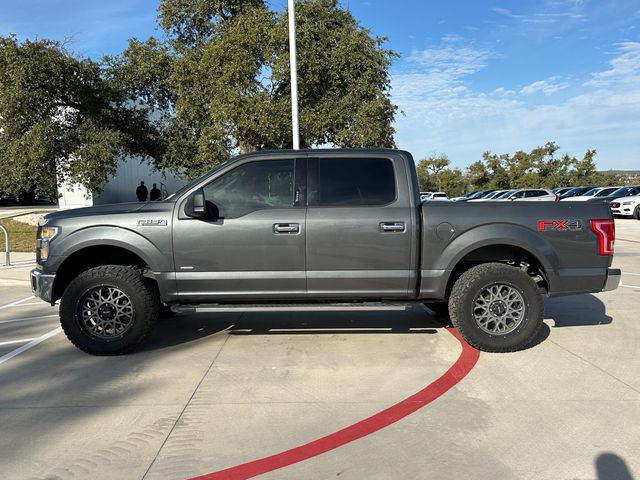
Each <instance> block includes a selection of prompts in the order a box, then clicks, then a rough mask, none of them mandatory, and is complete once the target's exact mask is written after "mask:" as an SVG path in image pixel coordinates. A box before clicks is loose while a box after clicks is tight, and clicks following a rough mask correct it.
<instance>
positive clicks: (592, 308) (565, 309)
mask: <svg viewBox="0 0 640 480" xmlns="http://www.w3.org/2000/svg"><path fill="white" fill-rule="evenodd" d="M544 308H545V318H547V319H551V320H553V322H554V327H555V328H561V327H586V326H596V325H609V324H610V323H611V322H613V318H611V317H610V316H609V315H607V312H606V306H605V304H604V303H602V301H601V300H600V299H599V298H597V297H596V296H594V295H575V296H571V297H558V298H549V299H547V301H546V302H545V306H544Z"/></svg>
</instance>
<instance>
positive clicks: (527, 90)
mask: <svg viewBox="0 0 640 480" xmlns="http://www.w3.org/2000/svg"><path fill="white" fill-rule="evenodd" d="M557 80H558V77H550V78H548V79H546V80H538V81H537V82H533V83H530V84H529V85H527V86H525V87H523V88H522V90H520V93H522V94H523V95H533V94H534V93H542V94H544V95H545V96H546V97H548V96H549V95H553V94H554V93H556V92H559V91H560V90H564V89H565V88H568V87H569V84H568V83H567V82H558V81H557Z"/></svg>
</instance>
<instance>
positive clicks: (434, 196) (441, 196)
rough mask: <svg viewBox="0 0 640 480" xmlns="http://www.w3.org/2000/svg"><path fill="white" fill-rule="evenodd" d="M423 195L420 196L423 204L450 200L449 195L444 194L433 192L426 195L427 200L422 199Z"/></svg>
mask: <svg viewBox="0 0 640 480" xmlns="http://www.w3.org/2000/svg"><path fill="white" fill-rule="evenodd" d="M422 197H423V195H420V200H421V201H423V202H431V201H434V200H449V197H447V194H446V193H444V192H431V193H429V194H427V195H424V197H425V198H422Z"/></svg>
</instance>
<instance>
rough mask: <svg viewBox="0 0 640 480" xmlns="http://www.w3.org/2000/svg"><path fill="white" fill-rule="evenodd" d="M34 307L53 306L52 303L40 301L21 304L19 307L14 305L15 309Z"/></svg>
mask: <svg viewBox="0 0 640 480" xmlns="http://www.w3.org/2000/svg"><path fill="white" fill-rule="evenodd" d="M56 304H57V303H56ZM32 305H41V306H43V307H44V306H47V307H48V306H49V305H51V304H50V303H48V302H44V301H40V302H29V303H21V304H19V305H13V307H15V308H18V307H30V306H32Z"/></svg>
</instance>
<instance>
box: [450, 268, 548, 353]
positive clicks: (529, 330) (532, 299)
mask: <svg viewBox="0 0 640 480" xmlns="http://www.w3.org/2000/svg"><path fill="white" fill-rule="evenodd" d="M492 285H506V286H508V287H509V288H512V289H515V290H516V291H517V292H519V293H520V295H521V297H522V299H523V300H524V306H525V311H524V316H523V318H522V320H521V321H520V323H519V325H517V327H515V328H514V329H513V330H512V331H510V332H508V333H488V332H487V331H485V330H483V329H482V328H481V326H480V324H479V322H478V321H476V316H475V314H474V308H475V306H476V299H477V297H478V295H480V293H481V292H483V291H485V289H486V288H489V287H490V286H492ZM449 313H450V315H451V322H452V323H453V326H454V327H455V328H456V329H457V330H458V332H460V335H462V337H463V338H464V339H465V340H466V341H467V342H468V343H469V344H470V345H472V346H474V347H476V348H477V349H478V350H482V351H485V352H515V351H518V350H522V349H524V348H526V347H527V346H529V345H530V344H531V342H532V341H533V340H534V339H535V338H536V336H537V335H538V332H539V331H540V328H541V327H542V323H543V317H544V301H543V298H542V294H541V293H540V291H539V289H538V286H537V285H536V283H535V282H534V280H533V279H532V278H531V277H530V276H529V275H528V274H527V273H526V272H524V271H522V270H520V269H519V268H516V267H513V266H510V265H505V264H503V263H484V264H481V265H477V266H475V267H472V268H470V269H469V270H467V271H466V272H464V273H463V274H462V275H461V276H460V278H458V280H457V281H456V283H455V284H454V286H453V290H452V291H451V296H450V297H449Z"/></svg>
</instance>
